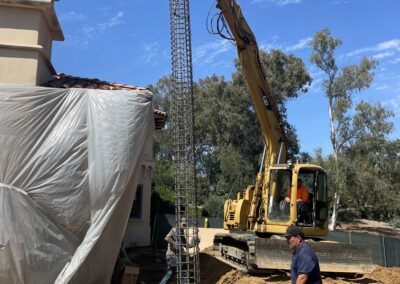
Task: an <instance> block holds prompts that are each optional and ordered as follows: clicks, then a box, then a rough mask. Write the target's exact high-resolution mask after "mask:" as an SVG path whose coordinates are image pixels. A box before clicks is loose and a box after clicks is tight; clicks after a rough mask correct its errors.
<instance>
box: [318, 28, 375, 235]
mask: <svg viewBox="0 0 400 284" xmlns="http://www.w3.org/2000/svg"><path fill="white" fill-rule="evenodd" d="M341 45H342V41H341V40H340V39H335V38H333V36H332V35H331V33H330V31H329V30H328V29H323V30H321V31H318V32H317V33H316V34H315V36H314V38H313V39H312V41H311V46H312V48H313V50H312V54H311V57H310V60H311V62H312V63H313V64H315V65H316V66H317V67H318V68H319V69H320V70H321V71H322V72H323V73H325V75H326V79H324V80H323V84H322V87H323V90H324V92H325V96H326V98H327V100H328V110H329V127H330V141H331V145H332V153H333V157H334V160H335V161H336V166H337V167H336V170H335V174H334V175H333V176H332V179H333V186H334V190H335V191H336V192H335V201H334V207H333V216H332V222H331V226H330V229H331V230H333V229H334V228H335V227H336V218H337V207H338V205H339V202H340V192H341V191H343V190H344V189H345V180H344V179H343V175H342V172H341V170H340V168H339V167H338V165H339V159H340V154H341V151H342V150H343V148H344V147H345V146H346V145H348V144H349V143H350V141H351V140H352V139H354V138H355V137H356V134H357V131H356V129H355V128H354V125H353V124H352V114H351V112H350V110H351V109H352V107H353V95H354V94H355V93H356V92H360V91H362V90H363V89H366V88H368V87H369V86H370V85H371V83H372V81H373V77H374V74H373V72H372V71H373V70H374V68H375V66H376V65H377V61H375V60H372V59H369V58H366V57H365V58H363V59H362V60H361V62H360V63H358V64H352V65H348V66H344V67H339V66H338V64H337V61H336V58H335V51H336V49H337V48H338V47H339V46H341Z"/></svg>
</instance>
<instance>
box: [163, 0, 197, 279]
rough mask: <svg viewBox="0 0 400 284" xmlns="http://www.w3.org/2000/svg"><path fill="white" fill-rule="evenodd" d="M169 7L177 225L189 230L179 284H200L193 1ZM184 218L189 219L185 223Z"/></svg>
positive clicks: (180, 254)
mask: <svg viewBox="0 0 400 284" xmlns="http://www.w3.org/2000/svg"><path fill="white" fill-rule="evenodd" d="M169 5H170V33H171V55H172V80H173V96H172V102H171V129H172V131H173V136H174V149H173V159H174V166H175V193H176V204H175V207H176V226H177V227H181V225H182V223H183V222H186V223H187V227H186V228H185V230H183V231H181V230H178V232H180V234H181V236H179V237H178V244H177V246H178V251H177V263H178V266H177V282H178V283H200V265H199V248H198V242H197V240H198V218H197V210H196V209H197V192H196V182H195V149H194V113H193V73H192V49H191V34H190V13H189V0H170V1H169ZM183 218H185V219H186V220H185V221H183Z"/></svg>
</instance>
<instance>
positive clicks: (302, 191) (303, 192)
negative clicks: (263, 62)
mask: <svg viewBox="0 0 400 284" xmlns="http://www.w3.org/2000/svg"><path fill="white" fill-rule="evenodd" d="M291 195H292V191H289V198H291ZM297 199H301V200H302V201H303V202H304V203H309V202H310V199H309V194H308V190H307V188H306V187H305V186H302V187H299V188H298V189H297Z"/></svg>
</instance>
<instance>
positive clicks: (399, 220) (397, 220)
mask: <svg viewBox="0 0 400 284" xmlns="http://www.w3.org/2000/svg"><path fill="white" fill-rule="evenodd" d="M389 225H390V226H392V227H393V228H400V216H395V217H394V218H393V219H392V220H390V221H389Z"/></svg>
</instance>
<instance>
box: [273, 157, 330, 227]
mask: <svg viewBox="0 0 400 284" xmlns="http://www.w3.org/2000/svg"><path fill="white" fill-rule="evenodd" d="M300 183H301V184H300ZM299 191H301V192H299ZM267 196H268V197H267V204H266V212H265V217H266V220H267V222H266V223H267V224H280V223H285V224H286V223H290V224H294V223H295V224H297V225H298V226H302V227H304V226H305V227H319V228H324V227H325V226H326V225H327V219H328V209H327V208H328V203H327V176H326V173H325V172H324V171H323V170H322V169H321V168H319V167H318V168H315V166H314V165H303V166H301V167H300V165H297V167H296V170H293V169H291V168H289V167H284V168H282V167H280V168H272V169H271V170H270V174H269V184H268V186H267ZM292 196H295V197H296V198H291V197H292ZM300 200H301V201H300ZM291 208H294V209H293V210H291Z"/></svg>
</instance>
